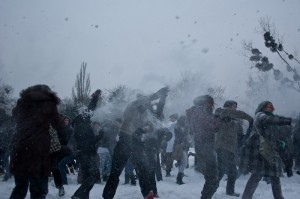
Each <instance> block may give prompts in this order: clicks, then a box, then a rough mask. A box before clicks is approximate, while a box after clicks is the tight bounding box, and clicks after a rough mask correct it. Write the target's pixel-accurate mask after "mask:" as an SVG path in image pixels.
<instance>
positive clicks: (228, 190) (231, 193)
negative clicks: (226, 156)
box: [226, 177, 240, 197]
mask: <svg viewBox="0 0 300 199" xmlns="http://www.w3.org/2000/svg"><path fill="white" fill-rule="evenodd" d="M234 187H235V178H232V177H228V180H227V186H226V195H229V196H235V197H239V196H240V194H239V193H235V192H234Z"/></svg>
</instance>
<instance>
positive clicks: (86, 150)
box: [71, 93, 103, 199]
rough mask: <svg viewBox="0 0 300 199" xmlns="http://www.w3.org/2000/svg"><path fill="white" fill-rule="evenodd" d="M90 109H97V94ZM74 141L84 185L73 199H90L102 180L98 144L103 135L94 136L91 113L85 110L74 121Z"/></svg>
mask: <svg viewBox="0 0 300 199" xmlns="http://www.w3.org/2000/svg"><path fill="white" fill-rule="evenodd" d="M92 97H93V98H92V100H91V103H90V104H89V106H88V107H89V108H91V111H92V110H94V109H95V108H96V104H95V103H97V99H96V98H98V97H99V96H98V95H97V94H95V93H94V94H93V95H92ZM73 124H74V139H75V141H76V160H77V161H78V163H79V164H80V170H81V174H82V184H81V186H80V187H79V188H78V189H77V190H76V191H75V193H74V194H73V196H72V197H71V198H72V199H88V198H89V193H90V190H91V189H92V188H93V186H94V184H95V183H96V182H97V181H98V179H99V178H100V171H99V157H98V154H97V143H98V142H99V140H100V139H101V138H102V136H103V135H102V134H99V133H98V134H96V135H95V134H94V131H93V128H92V126H91V119H90V111H89V110H83V111H82V113H80V114H79V115H78V116H77V117H76V118H75V119H74V121H73Z"/></svg>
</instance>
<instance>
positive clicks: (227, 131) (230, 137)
mask: <svg viewBox="0 0 300 199" xmlns="http://www.w3.org/2000/svg"><path fill="white" fill-rule="evenodd" d="M215 114H216V115H217V116H218V117H219V118H220V119H221V120H220V128H219V131H218V133H216V137H215V149H216V150H217V149H223V150H227V151H229V152H231V153H234V154H235V153H236V151H237V146H238V136H239V135H240V134H243V128H242V127H241V124H240V121H239V120H238V119H245V120H247V121H249V123H250V122H251V125H252V122H253V119H252V117H251V116H250V115H248V114H247V113H244V112H243V111H239V110H233V109H226V108H225V109H221V108H218V109H217V110H216V111H215Z"/></svg>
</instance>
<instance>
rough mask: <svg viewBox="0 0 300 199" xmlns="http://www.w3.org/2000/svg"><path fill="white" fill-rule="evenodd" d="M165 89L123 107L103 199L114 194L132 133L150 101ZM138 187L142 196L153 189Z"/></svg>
mask: <svg viewBox="0 0 300 199" xmlns="http://www.w3.org/2000/svg"><path fill="white" fill-rule="evenodd" d="M167 91H168V88H167V87H164V88H162V89H160V90H159V91H157V92H156V93H154V94H152V95H150V96H141V97H139V98H138V99H136V100H135V101H133V102H131V103H130V104H129V105H127V107H126V108H125V111H124V113H123V119H122V125H121V128H120V132H119V141H118V143H117V145H116V148H115V150H114V155H113V158H112V170H111V173H110V176H109V178H108V180H107V182H106V184H105V187H104V189H103V194H102V197H103V198H104V199H112V198H113V197H114V196H115V193H116V190H117V187H118V184H119V180H120V179H119V177H120V175H121V173H122V171H123V169H124V167H125V164H126V163H127V161H128V159H129V158H130V156H131V154H132V145H133V142H132V135H133V133H134V132H135V131H137V130H138V129H140V128H143V126H144V125H145V123H146V121H147V115H148V111H147V110H148V109H149V107H150V105H151V101H153V100H155V99H158V98H159V97H160V96H165V93H166V92H167ZM140 185H141V184H140ZM140 187H141V192H142V195H143V196H144V197H146V196H147V195H148V194H150V192H151V191H153V190H151V187H150V186H140Z"/></svg>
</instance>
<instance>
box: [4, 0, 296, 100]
mask: <svg viewBox="0 0 300 199" xmlns="http://www.w3.org/2000/svg"><path fill="white" fill-rule="evenodd" d="M261 17H271V20H272V22H273V23H274V25H275V26H276V28H277V30H278V33H279V34H280V35H283V38H284V46H285V47H286V48H288V49H289V50H290V51H291V52H295V50H299V46H300V1H299V0H251V1H250V0H227V1H225V0H151V1H145V0H115V1H109V0H85V1H82V0H81V1H79V0H51V1H50V0H48V1H46V0H1V1H0V72H1V73H0V74H1V76H0V78H1V79H2V80H3V81H5V82H6V83H8V84H11V85H12V86H13V87H14V88H15V95H18V93H19V91H20V90H21V89H24V88H26V87H28V86H31V85H33V84H38V83H44V84H48V85H50V86H51V87H52V88H53V89H54V90H55V91H56V92H57V93H58V95H59V96H60V97H66V96H70V95H71V90H72V87H73V86H74V82H75V78H76V74H77V73H78V72H79V69H80V64H81V62H83V61H85V62H87V70H88V72H89V73H90V75H91V83H92V90H95V89H97V88H100V89H103V88H113V87H116V86H118V85H120V84H123V85H128V86H129V87H132V88H144V89H145V90H146V91H147V90H148V91H154V90H156V89H158V88H160V87H161V86H165V85H170V84H172V83H173V82H174V81H176V80H177V79H178V78H180V76H181V74H182V73H184V72H186V71H188V72H192V73H194V72H198V73H200V74H203V78H205V81H210V82H212V83H213V84H214V85H222V86H225V87H226V89H227V91H228V92H232V93H234V92H236V93H234V94H236V95H241V94H242V93H243V89H244V85H245V79H246V78H245V77H246V76H247V75H248V74H249V71H250V69H249V68H250V65H249V63H248V62H247V61H246V58H245V57H244V56H242V55H241V54H242V52H243V49H242V44H241V43H242V41H252V42H253V44H254V45H255V46H257V47H261V48H262V49H264V47H263V37H262V35H261V34H258V33H257V32H256V31H255V28H258V27H259V20H260V18H261ZM265 50H266V49H265Z"/></svg>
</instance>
